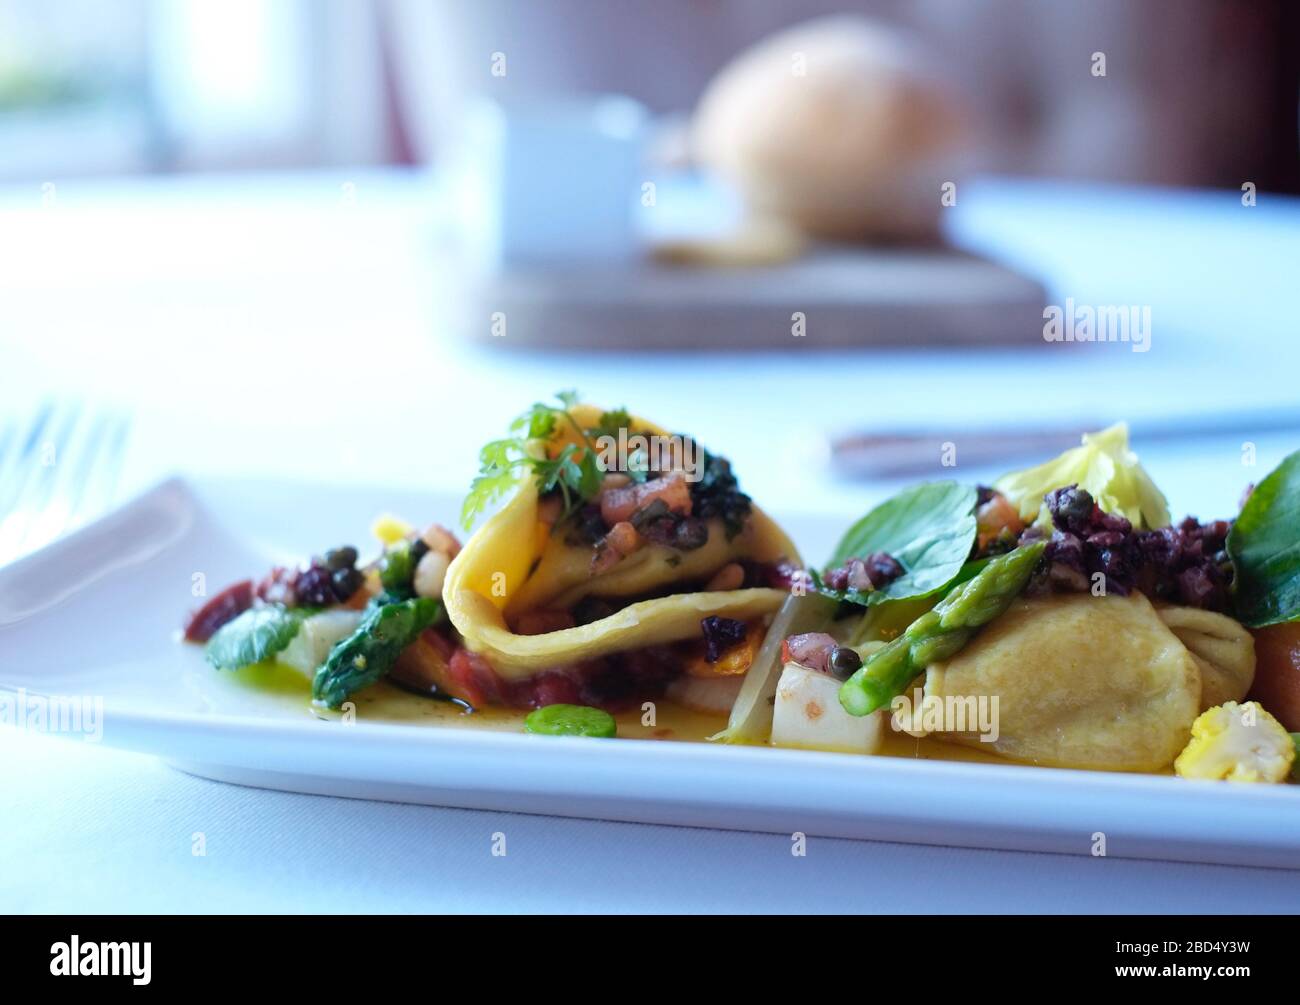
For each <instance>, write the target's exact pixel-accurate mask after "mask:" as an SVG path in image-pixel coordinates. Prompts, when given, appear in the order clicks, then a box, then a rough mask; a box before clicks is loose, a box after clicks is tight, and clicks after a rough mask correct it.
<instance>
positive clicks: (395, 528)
mask: <svg viewBox="0 0 1300 1005" xmlns="http://www.w3.org/2000/svg"><path fill="white" fill-rule="evenodd" d="M414 531H415V528H414V527H412V526H411V525H410V524H409V523H407V522H406V521H405V520H402V519H400V518H399V517H395V516H393V515H392V514H391V513H382V514H380V515H379V516H377V517H375V522H374V523H372V524H371V525H370V533H372V534H373V535H374V536H375V537H377V538H378V539H379V542H380V543H381V544H383V545H390V544H396V543H397V542H398V541H401V540H403V539H405V538H406V537H408V536H410V535H411V534H412V533H414Z"/></svg>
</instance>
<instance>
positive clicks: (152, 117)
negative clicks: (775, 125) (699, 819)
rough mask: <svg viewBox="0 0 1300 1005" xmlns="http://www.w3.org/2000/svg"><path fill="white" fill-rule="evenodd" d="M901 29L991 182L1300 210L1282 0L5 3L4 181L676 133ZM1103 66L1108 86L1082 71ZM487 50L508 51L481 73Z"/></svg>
mask: <svg viewBox="0 0 1300 1005" xmlns="http://www.w3.org/2000/svg"><path fill="white" fill-rule="evenodd" d="M845 12H858V13H862V14H866V15H870V16H872V17H875V18H879V19H880V20H881V21H883V22H885V23H888V24H890V25H895V26H898V27H902V28H905V29H908V30H910V31H912V32H914V33H916V35H918V36H919V37H920V38H921V39H923V40H924V42H925V43H926V44H927V46H928V47H929V48H930V49H931V50H932V52H933V54H934V55H935V57H936V58H937V60H938V61H940V62H941V63H942V66H943V68H944V69H945V70H946V71H947V73H948V74H949V75H950V76H951V78H952V80H953V81H954V82H955V83H956V84H957V86H958V88H959V90H960V91H961V93H962V95H963V97H964V98H965V99H966V100H967V102H968V106H969V107H968V109H967V112H968V114H969V115H970V116H972V117H974V118H976V119H977V120H978V122H979V133H980V136H981V138H982V142H981V144H980V146H981V149H980V150H979V152H978V157H977V158H975V159H974V160H973V162H972V164H973V166H976V167H978V168H980V169H982V170H987V171H998V172H1011V173H1015V174H1028V175H1050V176H1063V177H1072V178H1096V179H1109V180H1122V181H1130V182H1151V183H1161V184H1170V185H1203V186H1204V185H1210V186H1227V187H1236V186H1237V185H1238V184H1240V181H1241V180H1242V179H1247V178H1248V179H1252V180H1254V181H1256V182H1257V184H1259V185H1260V186H1261V187H1263V188H1268V189H1272V190H1276V191H1295V190H1296V187H1297V185H1298V184H1300V173H1298V170H1297V158H1296V146H1297V144H1296V128H1295V127H1296V102H1297V92H1298V91H1300V53H1298V52H1297V45H1296V38H1297V35H1296V32H1297V21H1298V19H1300V13H1298V12H1297V11H1296V9H1295V5H1294V4H1290V3H1287V2H1286V0H1255V2H1245V3H1243V2H1239V0H1144V2H1142V3H1130V2H1125V0H1094V2H1090V3H1068V2H1067V3H1053V4H1045V3H1039V2H1035V0H984V2H981V3H974V4H972V3H967V2H962V0H914V2H903V0H871V2H868V0H859V2H856V3H855V2H834V0H781V2H772V3H752V2H745V0H669V2H655V0H620V2H619V3H613V4H591V3H587V2H584V0H545V2H541V3H520V2H517V0H478V2H474V3H465V2H458V0H228V2H224V3H220V4H212V3H205V2H204V0H107V2H105V0H5V2H4V3H0V149H3V151H4V157H3V160H2V161H0V173H2V176H3V177H5V178H7V179H29V178H39V179H45V178H48V177H51V176H59V177H69V176H82V175H94V174H109V173H118V174H123V173H144V172H175V171H210V170H231V169H257V168H275V167H324V166H339V165H348V166H351V165H359V164H414V163H426V162H429V161H431V160H433V159H435V158H437V157H439V156H446V155H448V154H449V153H450V152H451V151H450V150H449V145H450V139H449V137H450V135H451V132H452V130H453V128H454V126H455V124H456V122H457V121H458V120H459V119H460V118H461V117H462V116H463V114H464V110H465V107H466V104H467V102H468V101H469V100H470V99H471V98H473V97H476V96H482V95H484V94H488V93H491V94H494V95H496V96H500V97H515V96H520V95H524V96H528V97H533V98H536V97H538V96H545V95H553V96H566V95H573V94H592V93H600V92H620V93H624V94H627V95H630V96H632V97H634V98H636V99H637V100H639V101H641V102H643V103H644V104H645V105H646V106H647V107H648V108H649V109H650V110H651V111H652V112H653V113H655V114H656V115H683V116H684V115H688V114H689V113H690V112H691V111H692V110H693V109H694V107H695V105H696V103H697V101H698V100H699V98H700V95H701V94H702V93H703V91H704V89H705V87H706V85H707V84H708V83H709V81H710V80H711V79H712V78H713V76H714V75H715V74H716V73H717V72H718V70H719V69H720V68H721V67H722V66H723V65H724V64H725V63H726V62H727V61H728V60H730V59H732V58H733V57H734V56H736V55H737V54H738V53H740V52H741V51H742V50H744V49H746V48H747V47H749V46H752V45H754V44H755V43H757V42H759V41H760V40H761V39H763V38H764V37H766V36H768V35H770V34H772V33H773V32H775V31H777V30H779V29H782V28H786V27H789V26H790V25H793V24H796V23H799V22H801V21H805V20H808V19H811V18H814V17H819V16H824V15H829V14H841V13H845ZM1093 51H1101V52H1105V53H1106V55H1107V58H1108V60H1109V61H1110V64H1111V66H1112V67H1115V69H1116V70H1117V71H1118V72H1114V73H1112V74H1108V76H1110V81H1109V86H1107V87H1105V88H1100V87H1097V86H1095V84H1094V81H1095V78H1093V77H1090V76H1089V75H1088V74H1087V73H1080V72H1078V71H1079V66H1080V59H1079V57H1080V55H1082V57H1083V60H1084V62H1083V64H1082V65H1083V66H1084V69H1085V70H1086V69H1088V64H1087V59H1088V57H1089V56H1090V54H1091V53H1092V52H1093ZM493 52H502V53H505V54H506V55H507V57H510V56H513V57H514V59H513V60H512V62H513V66H509V65H508V72H507V73H505V74H504V75H502V76H497V77H494V76H492V75H491V73H490V68H489V59H490V54H491V53H493Z"/></svg>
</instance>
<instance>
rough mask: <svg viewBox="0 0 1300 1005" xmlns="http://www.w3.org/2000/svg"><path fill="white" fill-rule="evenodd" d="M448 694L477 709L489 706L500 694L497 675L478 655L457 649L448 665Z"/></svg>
mask: <svg viewBox="0 0 1300 1005" xmlns="http://www.w3.org/2000/svg"><path fill="white" fill-rule="evenodd" d="M447 668H448V677H449V680H448V682H447V685H448V686H447V693H448V694H451V695H453V696H454V697H457V698H460V699H461V700H462V701H467V702H469V703H470V704H471V705H473V706H475V707H476V708H477V707H478V706H480V705H486V704H488V701H489V698H492V699H496V698H497V697H498V696H499V694H500V689H499V688H498V687H497V680H496V673H495V672H494V671H493V670H492V667H491V665H490V664H489V663H488V661H487V660H485V659H484V658H483V657H482V656H480V655H478V653H472V652H470V651H469V650H468V649H463V648H462V649H457V650H456V651H455V653H453V654H452V657H451V661H450V662H449V663H448V667H447Z"/></svg>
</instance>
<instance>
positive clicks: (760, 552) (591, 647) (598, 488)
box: [443, 401, 798, 713]
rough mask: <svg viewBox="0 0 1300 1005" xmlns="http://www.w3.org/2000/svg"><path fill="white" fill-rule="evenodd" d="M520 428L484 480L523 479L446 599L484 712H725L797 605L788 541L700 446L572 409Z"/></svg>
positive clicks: (625, 419)
mask: <svg viewBox="0 0 1300 1005" xmlns="http://www.w3.org/2000/svg"><path fill="white" fill-rule="evenodd" d="M540 407H542V406H539V408H540ZM524 421H525V423H526V425H525V429H526V432H527V435H525V436H523V437H521V438H520V439H519V440H516V441H513V445H512V449H513V450H514V453H513V454H511V453H507V452H505V451H503V450H502V451H499V456H498V457H497V458H496V460H497V461H499V462H500V463H496V464H495V465H493V464H492V463H490V462H491V461H492V458H491V457H490V456H489V454H488V453H486V452H485V459H486V462H485V474H484V476H483V478H485V479H490V478H500V477H501V476H502V474H503V472H507V471H517V472H518V475H517V477H515V478H514V479H513V481H512V482H511V483H510V484H509V486H508V488H507V493H508V496H509V498H508V500H507V501H506V503H505V505H504V507H503V508H502V509H501V510H500V511H499V512H497V513H496V514H495V515H494V516H493V517H492V518H491V519H489V520H488V521H487V522H486V523H485V524H484V525H483V526H482V527H481V528H480V529H479V530H478V531H477V533H475V534H474V536H473V537H472V538H471V539H470V540H469V542H468V543H467V544H466V545H465V547H464V549H463V550H462V551H461V552H460V554H459V555H458V556H457V558H456V560H455V561H454V562H453V563H452V564H451V567H450V569H448V572H447V578H446V582H445V585H444V588H443V599H444V603H445V604H446V607H447V612H448V615H449V616H450V618H451V621H452V624H453V625H454V626H455V628H456V630H457V632H458V633H459V634H460V636H461V638H462V640H463V645H464V648H465V649H466V650H467V651H468V652H469V653H470V654H472V657H473V661H472V663H473V665H472V667H471V670H472V673H471V674H470V677H472V678H473V679H472V681H471V682H470V683H471V684H472V685H474V686H475V687H476V688H477V690H478V691H479V694H478V696H477V697H478V699H479V700H486V701H488V702H496V703H501V704H509V705H530V704H545V703H548V702H549V701H577V702H580V703H583V704H594V705H602V706H606V707H608V706H613V705H620V704H626V703H628V702H629V701H631V700H642V699H644V698H647V697H653V696H654V695H655V694H658V693H663V692H664V691H665V690H667V691H668V692H669V693H670V694H672V693H674V692H676V693H678V694H682V695H686V696H689V699H690V700H692V701H695V702H697V703H699V704H700V705H701V706H707V707H709V708H710V710H717V711H721V712H723V713H725V712H726V711H727V709H728V708H729V707H730V699H731V698H734V694H735V693H736V692H737V691H738V690H739V686H740V681H741V680H742V679H743V675H744V673H745V671H746V670H747V668H748V665H749V662H750V661H752V657H753V654H754V652H755V651H756V650H757V647H758V644H759V643H760V642H761V641H762V636H763V631H764V628H765V625H766V622H767V621H768V620H769V619H770V616H771V615H772V614H773V612H775V611H776V609H777V608H778V607H779V606H780V605H781V602H782V600H783V599H784V598H785V597H786V596H787V595H788V592H789V577H790V576H791V574H792V573H793V572H794V570H795V569H796V568H797V563H798V554H797V553H796V551H795V548H794V545H793V544H792V543H791V541H790V539H789V538H788V537H787V536H786V535H785V533H784V532H783V531H782V530H781V528H780V527H778V526H777V525H776V523H775V522H773V521H772V520H771V519H770V518H769V517H768V516H767V515H766V514H765V513H763V512H762V510H760V509H759V508H758V507H757V506H755V505H754V504H753V502H752V501H751V500H750V499H749V497H748V496H747V495H745V494H744V493H743V492H741V491H740V488H739V485H738V483H737V481H736V479H735V477H734V476H733V474H732V473H731V469H730V465H729V463H728V462H727V461H726V459H725V458H722V457H720V456H718V455H716V454H711V453H709V452H708V451H706V450H704V449H703V448H702V447H701V446H699V445H698V444H697V443H696V442H695V441H694V440H692V439H690V438H689V437H685V436H680V435H676V436H675V435H673V434H670V433H668V431H667V430H665V429H663V428H661V427H659V426H657V425H655V424H653V423H651V422H648V421H646V420H644V419H641V418H638V417H635V416H631V415H628V414H627V413H626V412H623V411H615V412H603V411H601V410H600V409H598V408H595V407H593V406H590V405H584V404H577V403H575V402H571V401H565V402H562V407H558V408H553V409H547V410H545V411H543V412H540V413H539V412H537V411H536V410H535V411H534V413H532V415H531V417H527V418H526V419H525V420H524ZM492 450H498V448H497V446H496V445H492V446H490V448H489V451H492ZM480 484H483V483H482V482H480ZM496 484H498V485H499V484H500V483H499V482H498V483H496ZM463 676H464V674H462V677H463ZM684 677H689V678H691V679H692V681H693V682H695V683H694V686H691V687H685V686H683V683H684V682H681V681H679V680H678V678H684ZM701 682H702V683H701ZM675 685H676V686H675Z"/></svg>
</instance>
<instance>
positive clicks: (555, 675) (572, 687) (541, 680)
mask: <svg viewBox="0 0 1300 1005" xmlns="http://www.w3.org/2000/svg"><path fill="white" fill-rule="evenodd" d="M532 690H533V693H532V698H531V700H530V701H529V704H530V705H533V706H534V707H536V708H543V707H545V706H546V705H577V704H580V703H581V700H582V699H581V692H580V689H579V687H578V683H577V682H576V681H575V680H574V679H573V678H572V677H570V676H568V675H567V674H563V673H559V672H555V671H553V672H550V673H544V674H541V675H540V676H538V677H537V678H536V679H535V680H534V681H533V689H532Z"/></svg>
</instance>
